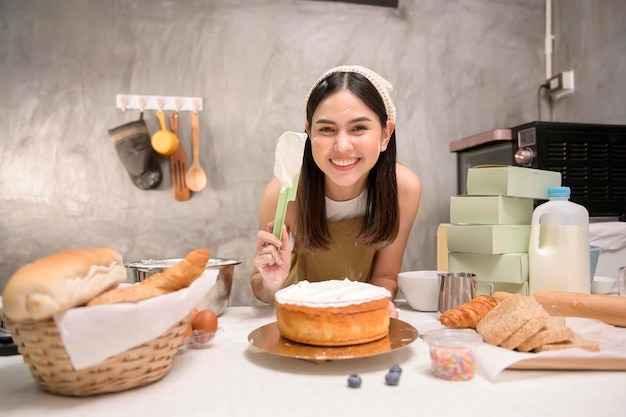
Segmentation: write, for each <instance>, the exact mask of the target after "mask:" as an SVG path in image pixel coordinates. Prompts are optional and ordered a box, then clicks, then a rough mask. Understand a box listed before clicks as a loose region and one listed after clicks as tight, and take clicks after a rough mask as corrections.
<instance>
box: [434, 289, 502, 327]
mask: <svg viewBox="0 0 626 417" xmlns="http://www.w3.org/2000/svg"><path fill="white" fill-rule="evenodd" d="M497 304H498V300H496V299H495V298H493V297H491V296H489V295H479V296H478V297H476V298H474V299H473V300H471V301H468V302H466V303H463V304H461V305H460V306H458V307H456V308H452V309H450V310H447V311H445V312H444V313H443V314H442V315H441V317H439V321H440V322H441V324H443V325H444V326H446V327H452V328H469V329H475V328H476V325H477V324H478V322H479V321H480V320H482V319H483V317H485V316H486V315H487V313H489V312H490V311H491V310H492V309H493V308H494V307H495V306H496V305H497Z"/></svg>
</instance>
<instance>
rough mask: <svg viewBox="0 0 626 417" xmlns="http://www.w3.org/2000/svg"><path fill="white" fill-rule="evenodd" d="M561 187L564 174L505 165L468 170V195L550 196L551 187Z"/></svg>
mask: <svg viewBox="0 0 626 417" xmlns="http://www.w3.org/2000/svg"><path fill="white" fill-rule="evenodd" d="M560 186H561V173H560V172H553V171H547V170H543V169H534V168H523V167H516V166H505V165H478V166H475V167H472V168H469V169H468V170H467V194H470V195H502V196H508V197H523V198H533V199H539V200H547V199H548V188H550V187H560Z"/></svg>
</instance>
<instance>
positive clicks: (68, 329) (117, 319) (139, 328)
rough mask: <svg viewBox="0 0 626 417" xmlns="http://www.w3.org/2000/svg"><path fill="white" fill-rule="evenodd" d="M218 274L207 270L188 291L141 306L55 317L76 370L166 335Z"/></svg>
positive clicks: (100, 308)
mask: <svg viewBox="0 0 626 417" xmlns="http://www.w3.org/2000/svg"><path fill="white" fill-rule="evenodd" d="M218 272H219V271H218V270H207V271H205V272H204V273H203V274H202V275H201V276H200V277H199V278H198V279H196V280H195V281H194V282H192V283H191V285H190V286H189V287H187V288H183V289H181V290H178V291H176V292H173V293H169V294H165V295H162V296H160V297H155V298H151V299H148V300H144V301H140V302H138V303H121V304H110V305H98V306H92V307H77V308H72V309H70V310H68V311H66V312H64V313H61V314H58V315H57V316H55V317H54V321H55V323H56V325H57V328H58V329H59V333H60V335H61V339H63V344H64V345H65V349H66V350H67V353H68V355H69V357H70V360H71V362H72V365H73V366H74V369H76V370H80V369H83V368H87V367H89V366H92V365H96V364H98V363H100V362H102V361H104V360H106V359H107V358H109V357H111V356H113V355H117V354H118V353H120V352H123V351H125V350H128V349H130V348H133V347H135V346H138V345H141V344H142V343H144V342H147V341H149V340H152V339H154V338H156V337H158V336H160V335H161V334H163V333H164V332H165V331H166V330H167V329H169V328H170V327H172V326H173V325H174V324H176V323H177V322H179V321H180V320H182V319H183V318H184V317H185V315H187V314H189V312H190V311H191V309H192V308H194V307H196V306H197V305H198V303H200V301H202V299H203V298H204V297H205V296H206V295H207V293H208V292H209V289H210V288H211V286H212V285H213V284H214V283H215V281H216V280H217V274H218ZM122 285H123V284H122Z"/></svg>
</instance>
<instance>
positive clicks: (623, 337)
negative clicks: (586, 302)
mask: <svg viewBox="0 0 626 417" xmlns="http://www.w3.org/2000/svg"><path fill="white" fill-rule="evenodd" d="M566 324H567V325H568V326H569V327H570V328H571V329H572V330H573V331H574V332H576V333H578V334H579V335H581V336H582V337H584V338H586V339H589V340H593V341H595V342H597V343H598V344H599V345H600V352H587V351H585V350H582V349H563V350H557V351H552V352H541V353H523V352H517V351H513V350H508V349H503V348H500V347H497V346H492V345H489V344H486V343H483V344H482V345H481V347H479V348H478V350H477V351H476V357H477V361H478V365H479V367H480V368H482V370H483V372H484V373H486V374H487V376H488V377H489V379H491V380H495V379H496V377H497V376H498V374H500V372H502V371H503V370H505V369H506V368H508V367H509V366H511V365H513V364H515V363H517V362H519V361H521V360H523V359H529V358H540V357H557V358H558V357H561V358H614V359H623V360H625V361H626V328H622V327H614V326H610V325H608V324H605V323H601V322H598V321H595V320H591V319H585V318H578V317H568V318H567V319H566ZM442 327H443V326H442V325H441V324H440V323H439V321H436V322H432V323H428V324H427V325H424V326H420V327H418V330H419V331H420V333H423V332H426V331H429V330H434V329H437V328H442Z"/></svg>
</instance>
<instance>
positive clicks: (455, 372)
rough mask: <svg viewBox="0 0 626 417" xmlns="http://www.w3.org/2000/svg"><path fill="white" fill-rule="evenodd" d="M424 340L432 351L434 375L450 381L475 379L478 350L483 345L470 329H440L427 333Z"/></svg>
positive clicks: (478, 336)
mask: <svg viewBox="0 0 626 417" xmlns="http://www.w3.org/2000/svg"><path fill="white" fill-rule="evenodd" d="M424 340H425V341H426V343H428V348H429V350H430V361H431V369H432V373H433V375H435V376H436V377H438V378H441V379H446V380H448V381H469V380H470V379H472V378H474V369H475V367H476V348H477V347H478V346H480V344H481V343H482V338H481V337H480V335H479V334H478V333H476V332H475V331H473V330H470V329H447V328H446V329H439V330H432V331H429V332H426V333H425V334H424Z"/></svg>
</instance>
